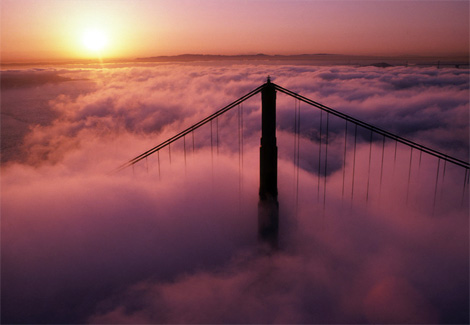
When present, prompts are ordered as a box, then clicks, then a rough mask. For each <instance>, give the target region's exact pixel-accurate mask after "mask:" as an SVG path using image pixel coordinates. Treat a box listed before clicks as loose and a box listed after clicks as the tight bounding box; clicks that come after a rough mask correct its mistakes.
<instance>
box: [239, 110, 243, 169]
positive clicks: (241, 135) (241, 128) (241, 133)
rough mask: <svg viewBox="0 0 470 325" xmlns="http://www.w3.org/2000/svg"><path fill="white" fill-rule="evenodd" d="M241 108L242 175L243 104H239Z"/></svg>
mask: <svg viewBox="0 0 470 325" xmlns="http://www.w3.org/2000/svg"><path fill="white" fill-rule="evenodd" d="M240 107H241V113H240V115H241V116H240V120H241V122H240V123H241V125H240V128H241V145H242V173H243V103H241V104H240Z"/></svg>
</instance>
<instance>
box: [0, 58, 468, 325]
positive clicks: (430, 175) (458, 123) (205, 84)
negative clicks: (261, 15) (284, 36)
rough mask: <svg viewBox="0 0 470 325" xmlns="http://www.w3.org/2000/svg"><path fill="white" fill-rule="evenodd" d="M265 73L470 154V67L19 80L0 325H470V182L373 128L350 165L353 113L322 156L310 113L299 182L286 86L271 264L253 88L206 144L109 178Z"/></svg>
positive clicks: (114, 72) (182, 147)
mask: <svg viewBox="0 0 470 325" xmlns="http://www.w3.org/2000/svg"><path fill="white" fill-rule="evenodd" d="M32 74H34V75H35V76H36V75H37V76H39V77H35V78H34V80H36V81H37V82H35V83H33V84H32V83H30V82H26V80H28V79H30V78H31V75H32ZM268 74H269V75H271V76H273V79H274V82H275V83H277V84H279V85H280V86H283V87H285V88H288V89H290V90H292V91H295V92H297V93H300V94H302V95H304V96H306V97H308V98H311V99H314V100H316V101H318V102H320V103H323V104H325V105H328V106H330V107H332V108H334V109H337V110H340V111H342V112H345V113H347V114H350V115H352V116H354V117H356V118H359V119H361V120H364V121H366V122H368V123H370V124H374V125H377V126H379V127H382V128H385V129H387V130H389V131H391V132H393V133H397V134H399V135H401V136H403V137H407V138H410V139H411V140H414V141H416V142H419V143H422V144H424V145H428V146H430V147H432V148H435V149H436V150H441V151H444V152H445V153H448V154H450V155H453V156H456V157H458V158H461V159H463V160H467V157H468V148H469V144H468V132H469V130H468V118H469V116H468V114H469V113H468V112H469V110H468V105H469V104H468V102H469V101H468V98H469V90H468V89H469V84H468V70H459V69H435V68H415V67H392V68H386V69H383V68H375V67H341V66H335V67H315V66H281V65H279V66H277V65H255V64H253V65H245V64H239V65H232V66H221V65H218V64H213V65H212V64H208V63H205V64H200V65H199V64H169V65H166V64H159V65H148V66H147V65H141V66H134V67H133V66H121V67H113V68H109V69H102V70H95V69H61V70H59V69H57V70H53V69H47V70H34V71H33V70H19V71H10V72H8V73H6V74H5V75H6V76H10V75H13V76H14V80H15V86H14V87H13V86H12V87H6V88H2V162H3V164H2V181H1V182H2V208H1V212H2V321H3V322H6V323H18V322H20V323H21V322H22V323H77V322H78V323H83V322H89V323H225V322H230V323H367V322H373V323H436V322H443V323H464V322H468V303H469V297H468V290H463V289H464V288H468V285H469V280H468V272H469V269H468V265H469V264H468V253H469V252H468V238H469V235H468V186H467V187H466V192H462V190H463V183H464V176H465V175H464V170H463V169H461V168H458V167H456V166H452V165H451V164H449V163H447V164H444V162H443V161H440V162H438V160H437V159H436V158H433V157H430V156H428V155H425V154H423V155H420V154H419V152H417V151H416V150H415V151H414V152H413V151H410V149H409V148H406V147H405V146H402V145H398V146H397V151H396V154H395V143H394V142H392V141H390V140H387V141H386V142H385V144H383V142H382V141H383V139H382V138H381V137H380V136H377V135H375V136H373V138H372V145H370V142H369V139H370V134H369V133H368V132H367V131H365V130H362V129H359V130H358V133H357V137H356V153H355V154H354V139H355V138H354V127H353V126H352V125H351V124H350V125H349V126H348V133H347V136H346V139H347V142H346V149H347V150H346V161H344V131H345V130H344V128H345V123H344V121H341V120H339V119H337V118H335V117H332V116H330V117H329V125H328V127H329V132H328V149H326V146H325V143H326V134H325V130H326V114H323V115H322V135H321V137H320V133H319V123H320V113H319V111H317V110H316V109H314V108H311V107H308V106H306V104H303V103H301V104H300V107H301V115H300V116H301V125H300V130H301V131H300V134H301V137H300V155H299V158H300V161H299V166H300V170H299V171H298V173H299V181H298V182H297V179H296V175H297V174H296V173H297V170H296V169H295V167H294V165H293V162H294V147H293V145H294V143H295V141H294V135H293V131H294V127H293V125H294V105H295V101H294V99H292V98H288V97H286V96H284V95H282V94H280V93H278V95H277V97H278V145H279V157H280V160H279V202H280V211H281V246H282V250H281V251H280V252H279V253H277V254H273V255H266V254H265V253H263V249H262V248H260V247H259V246H258V243H257V240H256V236H257V234H256V227H257V195H258V194H257V191H258V188H257V187H258V177H259V176H258V170H257V167H256V168H255V167H253V166H258V163H259V162H258V147H259V134H260V133H259V132H260V131H259V128H260V113H259V107H260V98H259V96H255V97H254V98H252V99H250V100H248V101H247V102H245V103H244V104H243V105H242V106H241V107H240V108H238V107H237V108H234V109H233V110H232V111H231V112H229V113H227V114H226V115H224V116H222V117H219V119H218V120H217V121H214V122H213V123H212V132H211V126H210V125H209V124H208V125H206V126H204V127H202V128H201V129H198V130H197V131H196V132H194V137H193V135H188V136H186V137H185V139H181V140H179V141H178V142H177V143H174V144H173V145H172V146H171V148H170V149H168V148H165V149H163V150H162V151H161V152H160V153H159V154H155V155H152V156H150V157H149V158H148V159H146V160H143V161H142V162H140V163H139V164H137V165H135V166H134V167H133V168H129V169H126V170H124V171H123V172H120V173H117V174H109V172H110V171H112V170H113V169H114V168H116V167H117V166H119V165H120V164H122V163H124V162H125V161H127V160H129V159H130V158H132V157H134V156H136V155H138V154H140V153H141V152H143V151H145V150H146V149H148V148H150V147H152V146H154V145H156V144H158V143H160V142H161V141H163V140H165V139H166V138H168V137H170V136H172V135H174V134H175V133H176V132H178V131H181V130H182V129H184V128H186V127H188V126H190V125H191V124H193V123H195V122H197V121H199V120H200V119H202V118H204V117H205V116H207V115H209V114H211V113H212V112H214V111H215V110H217V109H219V108H221V107H223V106H225V105H226V104H228V103H229V102H231V101H233V100H235V99H237V98H238V97H240V96H241V95H243V94H245V93H247V92H248V91H250V90H251V89H254V88H256V87H257V86H259V85H260V84H262V83H263V82H264V81H265V78H266V76H267V75H268ZM2 80H3V79H2ZM21 80H24V82H21ZM52 81H53V82H52ZM239 111H240V112H241V111H243V126H244V128H243V132H242V134H243V141H242V142H240V138H239V137H238V136H239V134H240V133H239V132H240V130H239V129H238V123H239V122H238V118H239V115H238V112H239ZM211 134H212V135H211ZM320 139H321V143H322V148H321V149H320V148H319V144H320ZM193 141H194V142H193ZM193 143H194V145H193ZM211 143H212V147H211ZM241 143H243V147H240V145H241ZM326 150H328V152H327V153H328V155H327V159H328V167H327V168H326V170H325V157H326ZM242 153H243V155H242ZM382 153H383V157H384V160H383V161H384V163H383V164H382ZM410 155H411V156H410ZM395 157H396V158H395ZM410 157H411V159H410ZM369 161H371V163H370V165H369ZM353 164H355V167H354V168H353ZM438 164H439V173H436V172H437V168H438ZM343 166H345V170H344V174H343ZM369 166H370V167H369ZM318 174H320V175H321V176H320V178H319V177H318ZM325 174H326V175H327V176H328V178H327V182H325V179H324V176H323V175H325ZM353 175H354V176H353ZM436 179H437V186H436ZM353 182H354V185H353ZM297 184H298V185H297ZM296 193H298V194H296ZM352 197H353V198H354V200H353V201H351V198H352ZM296 202H298V204H296Z"/></svg>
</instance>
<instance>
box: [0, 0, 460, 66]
mask: <svg viewBox="0 0 470 325" xmlns="http://www.w3.org/2000/svg"><path fill="white" fill-rule="evenodd" d="M468 52H469V3H468V1H306V0H302V1H301V0H292V1H286V0H274V1H272V0H270V1H267V0H252V1H242V0H225V1H218V0H199V1H188V0H174V1H156V0H136V1H128V0H120V1H109V0H108V1H104V0H94V1H91V0H82V1H73V0H69V1H62V0H42V1H36V0H2V1H1V56H2V61H3V62H11V61H24V60H39V59H40V60H47V59H86V58H94V57H97V56H100V57H103V58H135V57H143V56H157V55H178V54H184V53H198V54H255V53H266V54H301V53H335V54H353V55H354V54H361V55H362V54H366V55H426V56H428V55H441V56H446V55H468Z"/></svg>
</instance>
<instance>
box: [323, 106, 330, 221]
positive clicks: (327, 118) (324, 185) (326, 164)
mask: <svg viewBox="0 0 470 325" xmlns="http://www.w3.org/2000/svg"><path fill="white" fill-rule="evenodd" d="M329 120H330V113H328V112H326V138H325V180H324V184H323V214H325V205H326V175H327V168H328V124H329Z"/></svg>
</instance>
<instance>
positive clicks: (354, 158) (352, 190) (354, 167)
mask: <svg viewBox="0 0 470 325" xmlns="http://www.w3.org/2000/svg"><path fill="white" fill-rule="evenodd" d="M356 144H357V124H354V155H353V174H352V185H351V204H352V202H353V199H354V173H355V171H356Z"/></svg>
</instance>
